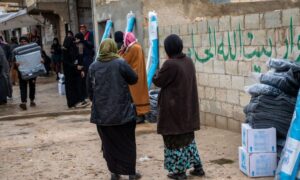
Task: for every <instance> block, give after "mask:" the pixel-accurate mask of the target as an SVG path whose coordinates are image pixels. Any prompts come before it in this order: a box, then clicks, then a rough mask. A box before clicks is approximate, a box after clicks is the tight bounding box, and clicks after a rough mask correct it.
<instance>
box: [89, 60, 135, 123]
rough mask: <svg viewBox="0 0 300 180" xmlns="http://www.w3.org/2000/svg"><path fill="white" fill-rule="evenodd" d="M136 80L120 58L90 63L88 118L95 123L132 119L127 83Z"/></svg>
mask: <svg viewBox="0 0 300 180" xmlns="http://www.w3.org/2000/svg"><path fill="white" fill-rule="evenodd" d="M137 80H138V77H137V75H136V73H135V72H134V71H133V70H132V69H131V67H130V66H129V65H128V64H127V63H126V62H125V61H124V60H122V59H114V60H111V61H108V62H100V61H96V62H94V63H93V64H91V66H90V69H89V72H88V76H87V89H88V93H89V97H90V99H91V101H92V102H93V105H92V113H91V122H92V123H95V124H97V125H103V126H113V125H121V124H125V123H128V122H131V121H134V120H135V117H136V111H135V107H134V105H133V103H132V98H131V95H130V91H129V87H128V85H129V84H130V85H132V84H135V83H136V82H137Z"/></svg>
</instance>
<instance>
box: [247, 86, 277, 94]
mask: <svg viewBox="0 0 300 180" xmlns="http://www.w3.org/2000/svg"><path fill="white" fill-rule="evenodd" d="M245 91H246V92H247V93H249V94H250V95H251V96H259V95H268V96H278V95H279V94H281V93H282V91H281V90H279V89H277V88H275V87H273V86H269V85H267V84H253V85H251V86H246V87H245Z"/></svg>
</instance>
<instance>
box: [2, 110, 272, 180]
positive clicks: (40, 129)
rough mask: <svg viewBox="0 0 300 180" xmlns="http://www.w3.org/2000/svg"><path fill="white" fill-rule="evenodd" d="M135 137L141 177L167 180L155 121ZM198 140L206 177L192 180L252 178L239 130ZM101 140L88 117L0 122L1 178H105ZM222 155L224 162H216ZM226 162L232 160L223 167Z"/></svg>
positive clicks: (209, 131) (208, 132) (210, 132)
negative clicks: (243, 165)
mask: <svg viewBox="0 0 300 180" xmlns="http://www.w3.org/2000/svg"><path fill="white" fill-rule="evenodd" d="M136 136H137V169H138V171H139V172H140V173H142V175H143V178H142V179H144V180H167V179H168V178H166V175H167V172H166V171H165V170H164V168H163V143H162V138H161V136H159V135H157V134H156V133H155V124H143V125H139V126H138V127H137V132H136ZM196 141H197V145H198V148H199V150H200V156H201V158H202V161H203V164H204V168H205V171H206V174H207V176H206V177H205V178H194V177H191V176H189V179H220V180H221V179H236V180H242V179H248V178H246V176H244V175H243V174H242V173H241V172H240V171H239V169H238V153H237V149H238V146H239V145H240V134H238V133H233V132H229V131H224V130H219V129H215V128H208V127H202V129H201V130H200V131H198V132H197V133H196ZM100 144H101V142H100V140H99V137H98V134H97V132H96V127H95V126H94V125H93V124H90V123H89V117H88V115H72V116H70V115H69V116H58V117H50V118H49V117H43V118H32V119H23V120H17V121H0V147H1V149H0V179H1V180H20V179H22V180H35V179H38V180H50V179H53V180H56V179H72V180H73V179H74V180H94V179H103V180H107V179H109V177H110V176H109V172H108V170H107V167H106V163H105V161H104V159H103V158H102V152H101V151H100ZM222 158H224V159H225V161H224V160H221V164H220V162H215V161H214V160H220V159H222ZM226 161H228V162H227V163H229V164H223V165H222V162H225V163H226ZM230 161H232V163H231V162H230ZM124 179H126V178H125V177H124ZM260 179H267V178H260ZM269 179H271V178H269Z"/></svg>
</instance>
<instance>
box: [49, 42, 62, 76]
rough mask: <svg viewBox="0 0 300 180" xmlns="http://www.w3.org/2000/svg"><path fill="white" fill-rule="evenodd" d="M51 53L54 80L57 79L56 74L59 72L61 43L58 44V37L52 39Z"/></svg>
mask: <svg viewBox="0 0 300 180" xmlns="http://www.w3.org/2000/svg"><path fill="white" fill-rule="evenodd" d="M51 54H52V55H51V59H52V64H53V69H54V71H55V72H56V80H59V77H58V74H59V73H61V45H60V44H59V41H58V38H54V39H53V44H52V45H51Z"/></svg>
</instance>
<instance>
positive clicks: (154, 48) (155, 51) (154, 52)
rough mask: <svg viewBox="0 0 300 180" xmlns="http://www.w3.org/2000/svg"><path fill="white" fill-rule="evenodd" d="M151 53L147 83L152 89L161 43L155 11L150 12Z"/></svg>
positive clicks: (148, 62)
mask: <svg viewBox="0 0 300 180" xmlns="http://www.w3.org/2000/svg"><path fill="white" fill-rule="evenodd" d="M148 16H149V43H150V44H149V45H150V46H149V54H148V60H147V83H148V88H149V89H150V87H151V84H152V78H153V76H154V74H155V72H156V69H157V67H158V63H159V44H158V23H157V14H156V12H154V11H151V12H149V14H148Z"/></svg>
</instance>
